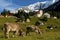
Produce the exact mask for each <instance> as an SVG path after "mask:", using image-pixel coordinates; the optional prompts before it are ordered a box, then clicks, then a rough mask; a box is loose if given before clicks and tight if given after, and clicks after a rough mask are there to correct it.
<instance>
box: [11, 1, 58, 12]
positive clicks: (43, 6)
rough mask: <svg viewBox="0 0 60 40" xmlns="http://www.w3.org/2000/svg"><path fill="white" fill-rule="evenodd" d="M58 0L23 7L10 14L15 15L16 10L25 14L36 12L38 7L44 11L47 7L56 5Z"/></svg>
mask: <svg viewBox="0 0 60 40" xmlns="http://www.w3.org/2000/svg"><path fill="white" fill-rule="evenodd" d="M57 1H58V0H49V1H43V2H36V3H34V4H30V5H28V6H23V7H20V8H18V9H16V10H14V11H12V13H17V12H18V10H24V11H25V12H27V13H28V12H30V11H38V10H39V9H40V6H41V8H42V9H45V8H47V7H49V6H50V5H53V4H54V3H56V2H57Z"/></svg>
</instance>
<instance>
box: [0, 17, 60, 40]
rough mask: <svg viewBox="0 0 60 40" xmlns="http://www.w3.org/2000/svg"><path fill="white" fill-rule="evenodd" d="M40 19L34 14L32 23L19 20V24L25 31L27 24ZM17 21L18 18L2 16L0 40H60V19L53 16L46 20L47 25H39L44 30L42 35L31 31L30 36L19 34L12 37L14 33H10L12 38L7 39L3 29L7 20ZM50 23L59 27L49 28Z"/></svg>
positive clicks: (0, 20)
mask: <svg viewBox="0 0 60 40" xmlns="http://www.w3.org/2000/svg"><path fill="white" fill-rule="evenodd" d="M38 20H39V19H38V18H37V17H35V16H33V17H31V22H30V23H27V22H26V23H24V24H23V23H21V22H19V23H18V24H19V25H20V27H21V28H22V29H23V30H24V32H25V31H26V26H28V25H32V24H34V23H35V22H36V21H38ZM15 21H16V18H0V40H60V19H53V18H50V19H48V21H47V22H44V23H45V25H43V26H38V27H39V28H40V29H41V30H42V32H43V33H42V35H39V34H37V35H36V34H35V33H34V32H31V35H30V36H25V37H22V36H20V37H19V36H17V37H15V38H12V33H10V38H9V39H5V38H4V31H3V30H1V28H3V27H4V23H5V22H12V23H16V22H15ZM49 24H53V25H54V26H57V28H56V29H52V30H49V29H47V25H49Z"/></svg>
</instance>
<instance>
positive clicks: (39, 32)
mask: <svg viewBox="0 0 60 40" xmlns="http://www.w3.org/2000/svg"><path fill="white" fill-rule="evenodd" d="M30 32H35V33H37V34H42V32H41V30H40V29H39V28H38V27H37V26H33V25H32V26H30V25H29V26H27V27H26V35H27V34H30Z"/></svg>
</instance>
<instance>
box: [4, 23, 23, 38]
mask: <svg viewBox="0 0 60 40" xmlns="http://www.w3.org/2000/svg"><path fill="white" fill-rule="evenodd" d="M4 28H5V31H4V34H5V38H9V32H13V37H14V35H15V34H16V35H17V34H19V35H22V36H23V34H24V32H23V31H22V29H21V28H20V27H19V25H18V24H15V23H5V24H4Z"/></svg>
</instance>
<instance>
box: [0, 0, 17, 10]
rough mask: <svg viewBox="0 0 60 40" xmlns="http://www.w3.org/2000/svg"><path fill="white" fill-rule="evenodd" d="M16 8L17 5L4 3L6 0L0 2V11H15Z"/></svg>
mask: <svg viewBox="0 0 60 40" xmlns="http://www.w3.org/2000/svg"><path fill="white" fill-rule="evenodd" d="M17 7H18V5H16V4H14V3H12V2H9V1H6V0H0V9H1V10H3V9H7V10H10V11H12V10H15V9H16V8H17Z"/></svg>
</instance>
